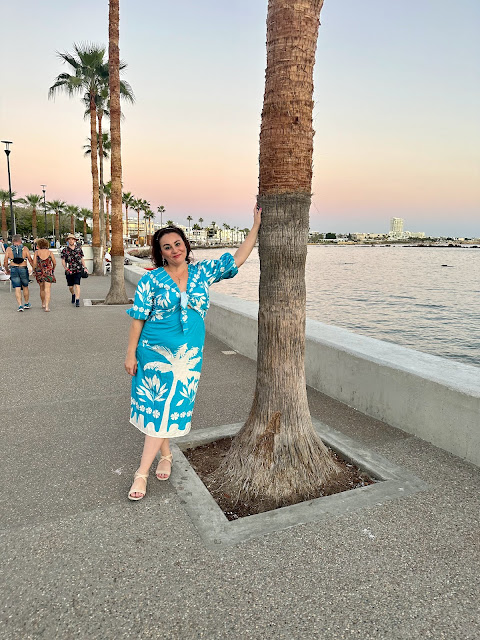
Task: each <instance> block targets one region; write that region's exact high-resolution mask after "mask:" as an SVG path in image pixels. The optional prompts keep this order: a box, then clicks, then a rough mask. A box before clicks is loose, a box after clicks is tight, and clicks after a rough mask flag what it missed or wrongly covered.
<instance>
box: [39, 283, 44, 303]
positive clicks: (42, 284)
mask: <svg viewBox="0 0 480 640" xmlns="http://www.w3.org/2000/svg"><path fill="white" fill-rule="evenodd" d="M38 286H39V287H40V300H41V301H42V307H43V308H45V283H44V282H39V283H38Z"/></svg>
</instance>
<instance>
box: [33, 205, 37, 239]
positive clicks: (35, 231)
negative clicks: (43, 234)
mask: <svg viewBox="0 0 480 640" xmlns="http://www.w3.org/2000/svg"><path fill="white" fill-rule="evenodd" d="M32 235H33V239H34V240H35V239H36V238H37V209H36V207H35V206H34V207H33V208H32Z"/></svg>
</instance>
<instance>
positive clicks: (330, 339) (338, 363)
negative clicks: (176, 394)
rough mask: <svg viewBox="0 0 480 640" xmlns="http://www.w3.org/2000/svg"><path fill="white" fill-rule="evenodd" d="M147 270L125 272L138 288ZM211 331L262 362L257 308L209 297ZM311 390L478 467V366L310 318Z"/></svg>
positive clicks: (215, 295)
mask: <svg viewBox="0 0 480 640" xmlns="http://www.w3.org/2000/svg"><path fill="white" fill-rule="evenodd" d="M142 273H144V271H143V270H142V269H140V268H139V267H136V266H131V267H125V277H126V279H127V280H128V281H129V282H132V283H133V284H136V283H137V282H138V280H139V278H140V277H141V275H142ZM210 301H211V304H210V309H209V312H208V314H207V320H206V327H207V331H209V332H210V333H211V334H213V335H214V336H216V337H217V338H218V339H219V340H222V341H223V342H225V343H226V344H228V345H229V346H231V347H232V349H235V351H238V353H241V354H243V355H245V356H247V357H249V358H252V359H256V357H257V315H258V304H257V303H255V302H249V301H246V300H242V299H240V298H235V297H233V296H226V295H224V294H220V293H216V292H213V291H212V292H211V297H210ZM305 370H306V377H307V384H308V385H310V386H311V387H313V388H314V389H318V390H319V391H321V392H322V393H325V394H326V395H328V396H330V397H332V398H335V399H337V400H340V401H341V402H344V403H346V404H348V405H349V406H352V407H354V408H355V409H357V410H358V411H361V412H362V413H365V414H367V415H369V416H372V417H374V418H377V419H379V420H382V421H384V422H386V423H387V424H389V425H391V426H393V427H397V428H399V429H402V430H403V431H406V432H407V433H411V434H413V435H415V436H417V437H419V438H421V439H423V440H426V441H427V442H431V443H432V444H434V445H436V446H437V447H440V448H442V449H444V450H446V451H449V452H451V453H453V454H455V455H457V456H460V457H461V458H464V459H466V460H468V461H469V462H472V463H474V464H476V465H478V466H480V368H479V367H474V366H470V365H466V364H462V363H459V362H455V361H453V360H447V359H445V358H440V357H438V356H432V355H429V354H426V353H421V352H419V351H415V350H413V349H407V348H406V347H401V346H399V345H396V344H391V343H389V342H383V341H381V340H376V339H375V338H369V337H366V336H362V335H358V334H356V333H352V332H351V331H347V330H346V329H342V328H340V327H334V326H331V325H327V324H323V323H321V322H317V321H315V320H307V328H306V350H305Z"/></svg>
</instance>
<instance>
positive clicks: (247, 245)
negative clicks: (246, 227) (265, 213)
mask: <svg viewBox="0 0 480 640" xmlns="http://www.w3.org/2000/svg"><path fill="white" fill-rule="evenodd" d="M261 213H262V210H261V209H260V208H259V207H255V208H254V210H253V227H252V228H251V229H250V232H249V234H248V235H247V237H246V238H245V240H244V241H243V242H242V244H241V245H240V246H239V247H238V249H237V250H236V251H235V254H234V256H233V258H234V260H235V264H236V265H237V267H241V266H242V264H243V263H244V262H245V260H246V259H247V258H248V256H249V255H250V254H251V253H252V249H253V247H254V246H255V243H256V241H257V237H258V230H259V229H260V224H261V221H262V219H261Z"/></svg>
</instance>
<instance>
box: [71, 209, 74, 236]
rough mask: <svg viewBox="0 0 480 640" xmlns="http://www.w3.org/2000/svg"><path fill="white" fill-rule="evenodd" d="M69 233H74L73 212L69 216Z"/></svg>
mask: <svg viewBox="0 0 480 640" xmlns="http://www.w3.org/2000/svg"><path fill="white" fill-rule="evenodd" d="M70 233H73V235H75V216H74V215H73V213H72V214H71V216H70Z"/></svg>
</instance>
